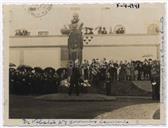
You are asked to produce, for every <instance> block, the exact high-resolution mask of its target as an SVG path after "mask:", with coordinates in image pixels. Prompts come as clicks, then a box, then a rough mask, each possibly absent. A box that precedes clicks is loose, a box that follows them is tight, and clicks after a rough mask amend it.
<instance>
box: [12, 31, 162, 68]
mask: <svg viewBox="0 0 168 128" xmlns="http://www.w3.org/2000/svg"><path fill="white" fill-rule="evenodd" d="M9 42H10V43H9V62H11V63H14V64H16V65H17V66H18V65H20V64H26V65H30V66H41V67H43V68H45V67H54V68H59V67H65V66H66V65H67V60H68V51H67V44H68V37H67V36H64V35H46V36H40V35H38V36H10V38H9ZM159 53H160V36H159V34H105V35H85V36H84V48H83V59H87V60H89V61H91V60H92V59H93V58H99V59H102V58H104V57H105V58H107V60H111V59H112V60H114V61H116V60H118V61H120V60H128V61H130V60H144V59H145V58H151V59H160V54H159Z"/></svg>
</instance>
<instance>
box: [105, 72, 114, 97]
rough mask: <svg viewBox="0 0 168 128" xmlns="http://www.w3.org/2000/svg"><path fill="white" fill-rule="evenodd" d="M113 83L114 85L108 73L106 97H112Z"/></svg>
mask: <svg viewBox="0 0 168 128" xmlns="http://www.w3.org/2000/svg"><path fill="white" fill-rule="evenodd" d="M111 83H112V79H111V76H110V73H109V72H107V73H106V79H105V86H106V95H107V96H110V95H111Z"/></svg>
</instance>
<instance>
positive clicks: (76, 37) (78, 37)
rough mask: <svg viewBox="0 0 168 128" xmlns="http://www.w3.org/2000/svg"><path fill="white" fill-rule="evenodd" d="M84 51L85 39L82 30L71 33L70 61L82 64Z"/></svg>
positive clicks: (69, 39) (69, 43)
mask: <svg viewBox="0 0 168 128" xmlns="http://www.w3.org/2000/svg"><path fill="white" fill-rule="evenodd" d="M82 49H83V38H82V32H81V31H80V30H77V29H76V30H73V31H71V33H70V35H69V38H68V53H69V61H71V62H73V63H74V62H75V60H77V59H78V60H79V64H81V62H82Z"/></svg>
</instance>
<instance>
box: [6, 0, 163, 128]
mask: <svg viewBox="0 0 168 128" xmlns="http://www.w3.org/2000/svg"><path fill="white" fill-rule="evenodd" d="M3 18H4V19H3V22H4V41H3V46H4V55H5V56H4V60H5V62H4V63H5V66H4V94H5V95H4V101H5V104H4V111H5V112H4V122H5V125H15V126H16V125H17V126H21V125H79V124H83V125H87V124H92V125H96V124H104V125H106V124H107V125H109V124H110V125H112V124H165V101H164V96H165V94H164V87H163V86H164V85H163V72H162V71H163V70H164V69H163V67H162V64H163V56H162V51H163V47H164V45H163V44H164V21H165V4H164V3H113V4H20V5H17V4H9V5H4V6H3Z"/></svg>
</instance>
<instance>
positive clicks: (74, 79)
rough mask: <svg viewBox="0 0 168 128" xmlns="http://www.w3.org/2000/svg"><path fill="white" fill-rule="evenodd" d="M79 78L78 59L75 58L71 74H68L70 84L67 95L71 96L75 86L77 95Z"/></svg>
mask: <svg viewBox="0 0 168 128" xmlns="http://www.w3.org/2000/svg"><path fill="white" fill-rule="evenodd" d="M80 79H81V72H80V68H79V60H78V59H77V60H75V64H74V66H73V68H72V74H71V76H70V86H69V95H70V96H71V94H72V91H73V90H74V88H75V91H76V95H77V96H79V82H80Z"/></svg>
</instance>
